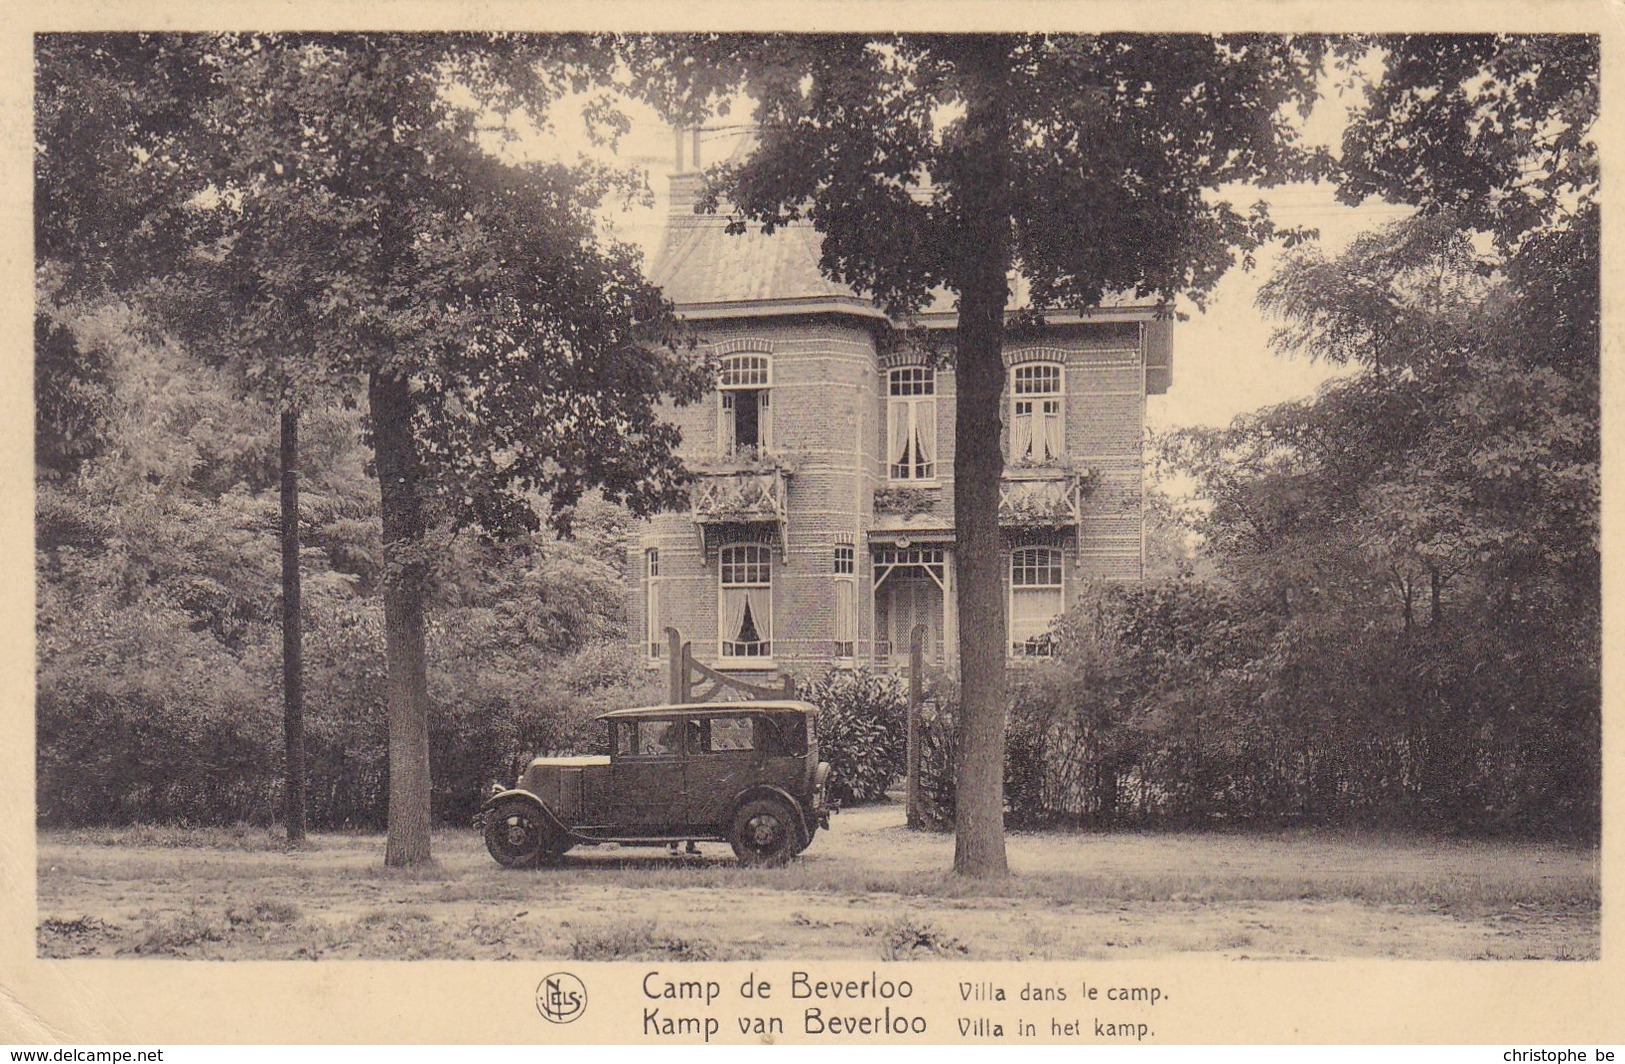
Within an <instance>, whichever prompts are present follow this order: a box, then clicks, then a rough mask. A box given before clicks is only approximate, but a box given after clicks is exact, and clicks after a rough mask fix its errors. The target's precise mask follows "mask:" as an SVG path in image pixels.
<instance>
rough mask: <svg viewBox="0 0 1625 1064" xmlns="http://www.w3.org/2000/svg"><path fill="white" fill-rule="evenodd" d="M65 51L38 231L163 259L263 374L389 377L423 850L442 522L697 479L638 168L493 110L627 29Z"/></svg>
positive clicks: (100, 284) (392, 577) (402, 616)
mask: <svg viewBox="0 0 1625 1064" xmlns="http://www.w3.org/2000/svg"><path fill="white" fill-rule="evenodd" d="M39 60H40V62H39V68H40V78H39V84H40V88H39V95H40V99H41V113H42V116H43V119H42V122H41V131H42V136H41V139H40V141H39V145H38V148H37V151H36V181H37V183H38V184H39V185H40V186H41V187H42V190H43V191H42V197H41V200H42V204H43V209H42V211H41V212H40V216H39V223H38V233H37V236H38V237H39V246H40V248H41V253H42V256H44V257H46V258H47V259H48V260H50V261H55V260H56V259H58V258H60V259H62V260H64V261H66V262H68V263H70V265H69V267H67V268H66V270H65V274H66V278H67V280H66V281H65V282H64V284H63V290H64V292H65V293H67V294H68V295H70V296H71V295H73V294H76V293H79V292H84V293H89V294H94V293H97V292H102V291H106V290H108V288H109V287H110V286H112V287H122V288H123V289H125V290H126V291H128V290H133V289H139V288H141V287H142V286H141V285H140V283H139V282H141V281H144V280H149V279H150V280H151V281H152V282H153V283H152V284H151V285H149V286H147V290H146V291H143V292H142V293H141V294H142V295H144V296H145V297H146V304H147V306H148V308H149V310H150V311H151V312H152V313H153V314H155V315H157V316H158V318H159V320H161V322H162V323H163V324H164V325H165V326H166V327H167V328H168V329H169V330H171V331H173V332H175V333H176V334H177V335H179V336H180V337H181V338H182V339H184V340H185V341H186V342H187V343H188V344H189V345H190V346H191V347H192V348H193V349H194V350H196V351H198V352H200V353H203V354H204V355H205V356H206V357H207V358H208V359H209V360H210V361H212V362H215V363H218V364H220V365H222V366H224V367H226V368H227V369H228V370H229V371H230V372H231V373H233V374H235V375H236V376H238V377H239V378H240V379H241V380H243V381H244V382H246V383H248V384H250V385H258V386H260V387H263V388H264V389H265V390H267V391H269V392H271V393H272V394H274V395H277V396H279V397H281V398H283V399H284V400H286V399H289V398H291V399H293V400H295V401H299V400H304V401H309V399H310V398H311V397H313V396H323V395H328V396H334V395H336V396H338V397H339V398H340V399H341V400H342V401H344V402H346V403H350V404H359V403H360V402H362V401H363V399H365V401H366V402H367V404H368V410H369V414H370V430H371V438H372V440H373V443H374V445H375V454H374V467H375V472H376V473H377V474H378V476H379V488H380V491H381V497H382V502H383V506H382V523H383V529H384V534H383V537H382V540H381V548H380V549H381V554H380V561H381V562H382V565H381V576H382V588H383V592H384V599H385V613H386V618H387V623H386V625H385V641H386V644H387V647H388V651H389V661H390V667H389V670H388V675H389V687H390V690H391V692H392V693H391V697H390V699H389V703H390V719H391V727H392V735H393V736H394V738H393V740H392V743H393V745H394V747H395V748H396V749H395V754H396V758H395V760H394V771H393V772H392V774H391V786H392V787H394V788H396V789H397V792H398V793H397V796H396V800H395V802H394V803H393V812H392V817H391V826H392V830H391V844H390V848H389V853H388V860H390V861H391V862H392V863H412V862H415V861H419V860H423V859H425V858H427V856H428V815H429V793H428V791H429V780H428V741H429V740H428V730H427V723H426V713H427V692H426V689H425V684H426V673H425V663H424V658H425V647H424V631H425V624H424V619H423V605H424V596H425V595H426V594H427V592H428V590H429V587H430V585H431V584H432V582H433V577H434V568H435V565H434V562H435V558H436V555H437V553H438V551H439V548H440V545H441V544H442V543H443V541H444V540H443V537H444V535H445V534H448V533H451V532H454V531H455V530H457V529H460V528H464V527H471V526H472V527H477V528H479V529H481V530H483V531H486V532H489V533H493V534H499V535H500V534H511V533H514V532H524V531H529V530H533V529H534V528H535V527H536V525H537V518H536V514H535V507H536V504H537V502H538V501H539V500H544V501H545V503H546V505H547V506H548V507H549V508H550V512H551V514H552V516H553V517H554V519H555V521H556V522H558V523H562V522H563V521H564V520H565V517H566V515H568V514H569V513H570V512H571V510H572V508H573V506H574V504H575V503H576V501H577V500H579V499H580V498H581V497H582V495H583V493H584V492H585V491H587V490H588V489H589V488H593V487H598V488H601V489H602V490H603V491H604V492H605V493H607V494H608V496H609V497H611V498H612V499H614V500H617V501H621V502H625V503H627V504H629V505H631V506H632V507H634V508H635V509H639V510H646V509H648V508H652V507H655V506H660V505H666V504H670V503H672V502H674V501H675V500H676V499H677V498H678V497H679V494H680V491H681V487H682V475H681V471H680V468H679V466H678V464H677V462H676V460H675V459H674V458H673V457H672V455H671V447H672V445H673V444H674V443H675V442H676V435H675V430H674V429H673V428H671V427H670V426H669V425H666V424H664V423H662V422H661V421H660V419H659V418H658V416H657V413H656V406H655V401H656V398H657V396H658V395H660V394H663V393H664V394H671V395H676V396H677V397H678V398H683V397H685V396H690V395H692V394H694V392H695V389H696V388H697V387H698V386H699V384H700V380H701V378H700V376H699V375H698V374H697V373H695V372H693V370H694V368H695V367H693V366H692V365H691V363H690V361H689V360H688V359H686V358H685V357H682V354H681V352H680V350H679V347H678V344H677V343H676V335H675V333H674V330H673V323H672V319H671V316H670V313H669V308H668V307H667V305H666V304H665V303H664V302H663V300H662V299H661V297H660V294H659V292H658V291H657V290H655V289H653V288H652V287H651V286H649V285H648V284H647V283H646V282H644V280H643V279H642V277H641V275H640V273H639V272H638V256H637V253H636V252H635V251H634V250H633V249H631V248H629V247H627V246H625V245H621V244H616V243H614V242H608V241H603V240H600V239H599V235H598V233H597V231H596V227H595V225H594V221H593V213H592V212H593V209H594V207H595V206H596V205H597V204H598V203H599V202H600V201H601V200H602V199H603V198H604V197H605V196H608V195H611V194H617V193H619V192H620V191H621V190H623V189H624V184H623V183H622V182H621V181H620V180H619V179H617V178H616V177H615V175H613V174H611V173H609V172H607V171H604V170H602V169H599V168H594V167H592V166H588V165H585V164H583V165H570V164H526V165H515V164H512V163H510V162H507V161H505V160H503V159H501V158H499V157H498V156H497V155H496V154H494V150H493V149H494V147H499V146H494V145H491V144H489V143H486V142H485V141H484V140H483V139H482V130H481V123H482V122H493V121H494V122H496V123H497V124H498V126H499V128H501V121H500V120H501V118H502V116H503V115H505V114H507V113H510V112H513V111H516V110H520V109H537V111H536V113H535V115H534V117H535V120H536V121H537V122H539V123H542V124H544V125H545V121H546V119H545V115H544V114H542V113H541V110H540V109H544V108H545V105H546V103H547V102H548V101H549V100H551V99H553V98H555V97H556V96H557V95H558V93H559V92H560V91H561V90H562V89H563V88H565V87H567V86H571V85H575V84H580V83H581V82H582V79H584V78H586V77H588V76H590V74H591V72H592V71H593V69H594V68H595V65H596V67H597V68H599V69H601V68H602V64H603V62H604V59H603V57H601V56H597V55H596V54H595V53H594V52H593V50H592V49H590V48H583V47H582V42H581V41H580V40H579V39H577V38H570V37H550V38H526V37H517V36H511V35H477V36H475V35H457V34H435V35H404V34H403V35H384V34H352V35H278V34H247V35H237V34H212V35H133V34H121V35H57V36H47V37H44V38H42V39H41V42H40V45H39ZM92 134H97V135H92ZM99 197H100V198H105V199H106V200H107V201H108V207H107V208H106V209H105V210H103V211H102V212H101V215H106V216H107V218H110V219H111V220H112V222H113V223H114V224H111V225H109V224H107V222H106V220H104V218H102V217H101V216H100V215H99V214H98V210H97V204H98V198H99ZM84 260H88V261H84Z"/></svg>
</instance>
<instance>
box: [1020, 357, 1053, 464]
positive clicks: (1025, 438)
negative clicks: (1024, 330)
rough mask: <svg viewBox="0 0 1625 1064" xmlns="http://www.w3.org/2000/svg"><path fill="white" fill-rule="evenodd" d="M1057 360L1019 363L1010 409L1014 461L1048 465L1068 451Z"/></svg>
mask: <svg viewBox="0 0 1625 1064" xmlns="http://www.w3.org/2000/svg"><path fill="white" fill-rule="evenodd" d="M1062 380H1063V377H1062V375H1061V367H1060V366H1059V365H1057V364H1056V363H1053V362H1034V363H1030V364H1028V365H1025V366H1017V367H1016V371H1015V374H1014V379H1013V392H1014V394H1013V396H1012V401H1011V411H1010V415H1011V416H1010V461H1011V462H1012V463H1014V464H1016V465H1034V466H1044V465H1053V464H1055V463H1056V462H1059V461H1060V460H1061V458H1062V456H1063V455H1065V454H1066V419H1065V414H1064V410H1065V399H1066V396H1065V393H1064V391H1063V387H1064V386H1063V384H1062Z"/></svg>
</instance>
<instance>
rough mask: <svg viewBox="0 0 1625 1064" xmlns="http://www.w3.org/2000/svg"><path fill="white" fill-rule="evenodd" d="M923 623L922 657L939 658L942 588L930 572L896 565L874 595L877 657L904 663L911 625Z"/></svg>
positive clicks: (893, 662)
mask: <svg viewBox="0 0 1625 1064" xmlns="http://www.w3.org/2000/svg"><path fill="white" fill-rule="evenodd" d="M918 624H923V625H925V648H924V649H925V660H926V661H928V662H941V661H942V588H940V587H938V586H937V582H936V581H935V580H933V579H932V578H931V576H930V574H928V573H926V572H925V571H924V570H921V569H915V568H912V567H910V568H898V569H897V570H895V571H893V572H892V574H891V575H890V576H889V577H888V578H887V579H886V582H885V584H883V585H882V586H881V588H880V592H879V594H877V595H876V596H875V631H876V632H878V633H880V640H881V642H882V644H883V645H882V646H881V647H879V648H877V649H878V650H879V651H880V653H877V654H876V657H877V658H881V659H883V660H884V661H886V662H888V663H890V664H893V665H907V664H908V654H909V647H910V639H911V638H912V637H913V632H914V626H915V625H918Z"/></svg>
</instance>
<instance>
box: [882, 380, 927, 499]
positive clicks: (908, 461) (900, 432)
mask: <svg viewBox="0 0 1625 1064" xmlns="http://www.w3.org/2000/svg"><path fill="white" fill-rule="evenodd" d="M886 396H887V399H886V465H887V469H888V476H890V478H891V479H892V480H934V479H936V475H937V371H936V370H934V369H932V368H931V367H929V366H904V367H902V368H901V369H894V370H892V371H891V372H890V373H889V374H887V378H886Z"/></svg>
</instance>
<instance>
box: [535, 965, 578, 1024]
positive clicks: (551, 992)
mask: <svg viewBox="0 0 1625 1064" xmlns="http://www.w3.org/2000/svg"><path fill="white" fill-rule="evenodd" d="M536 1011H537V1012H539V1013H541V1014H542V1019H544V1020H547V1021H548V1022H549V1023H574V1022H575V1021H576V1020H579V1019H580V1018H581V1014H582V1013H583V1012H586V1011H587V988H586V986H585V985H583V984H582V982H581V980H579V979H577V978H576V977H575V976H573V975H571V974H570V973H569V972H554V973H553V974H552V975H549V976H546V977H545V978H543V979H542V981H541V982H540V983H537V984H536Z"/></svg>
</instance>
